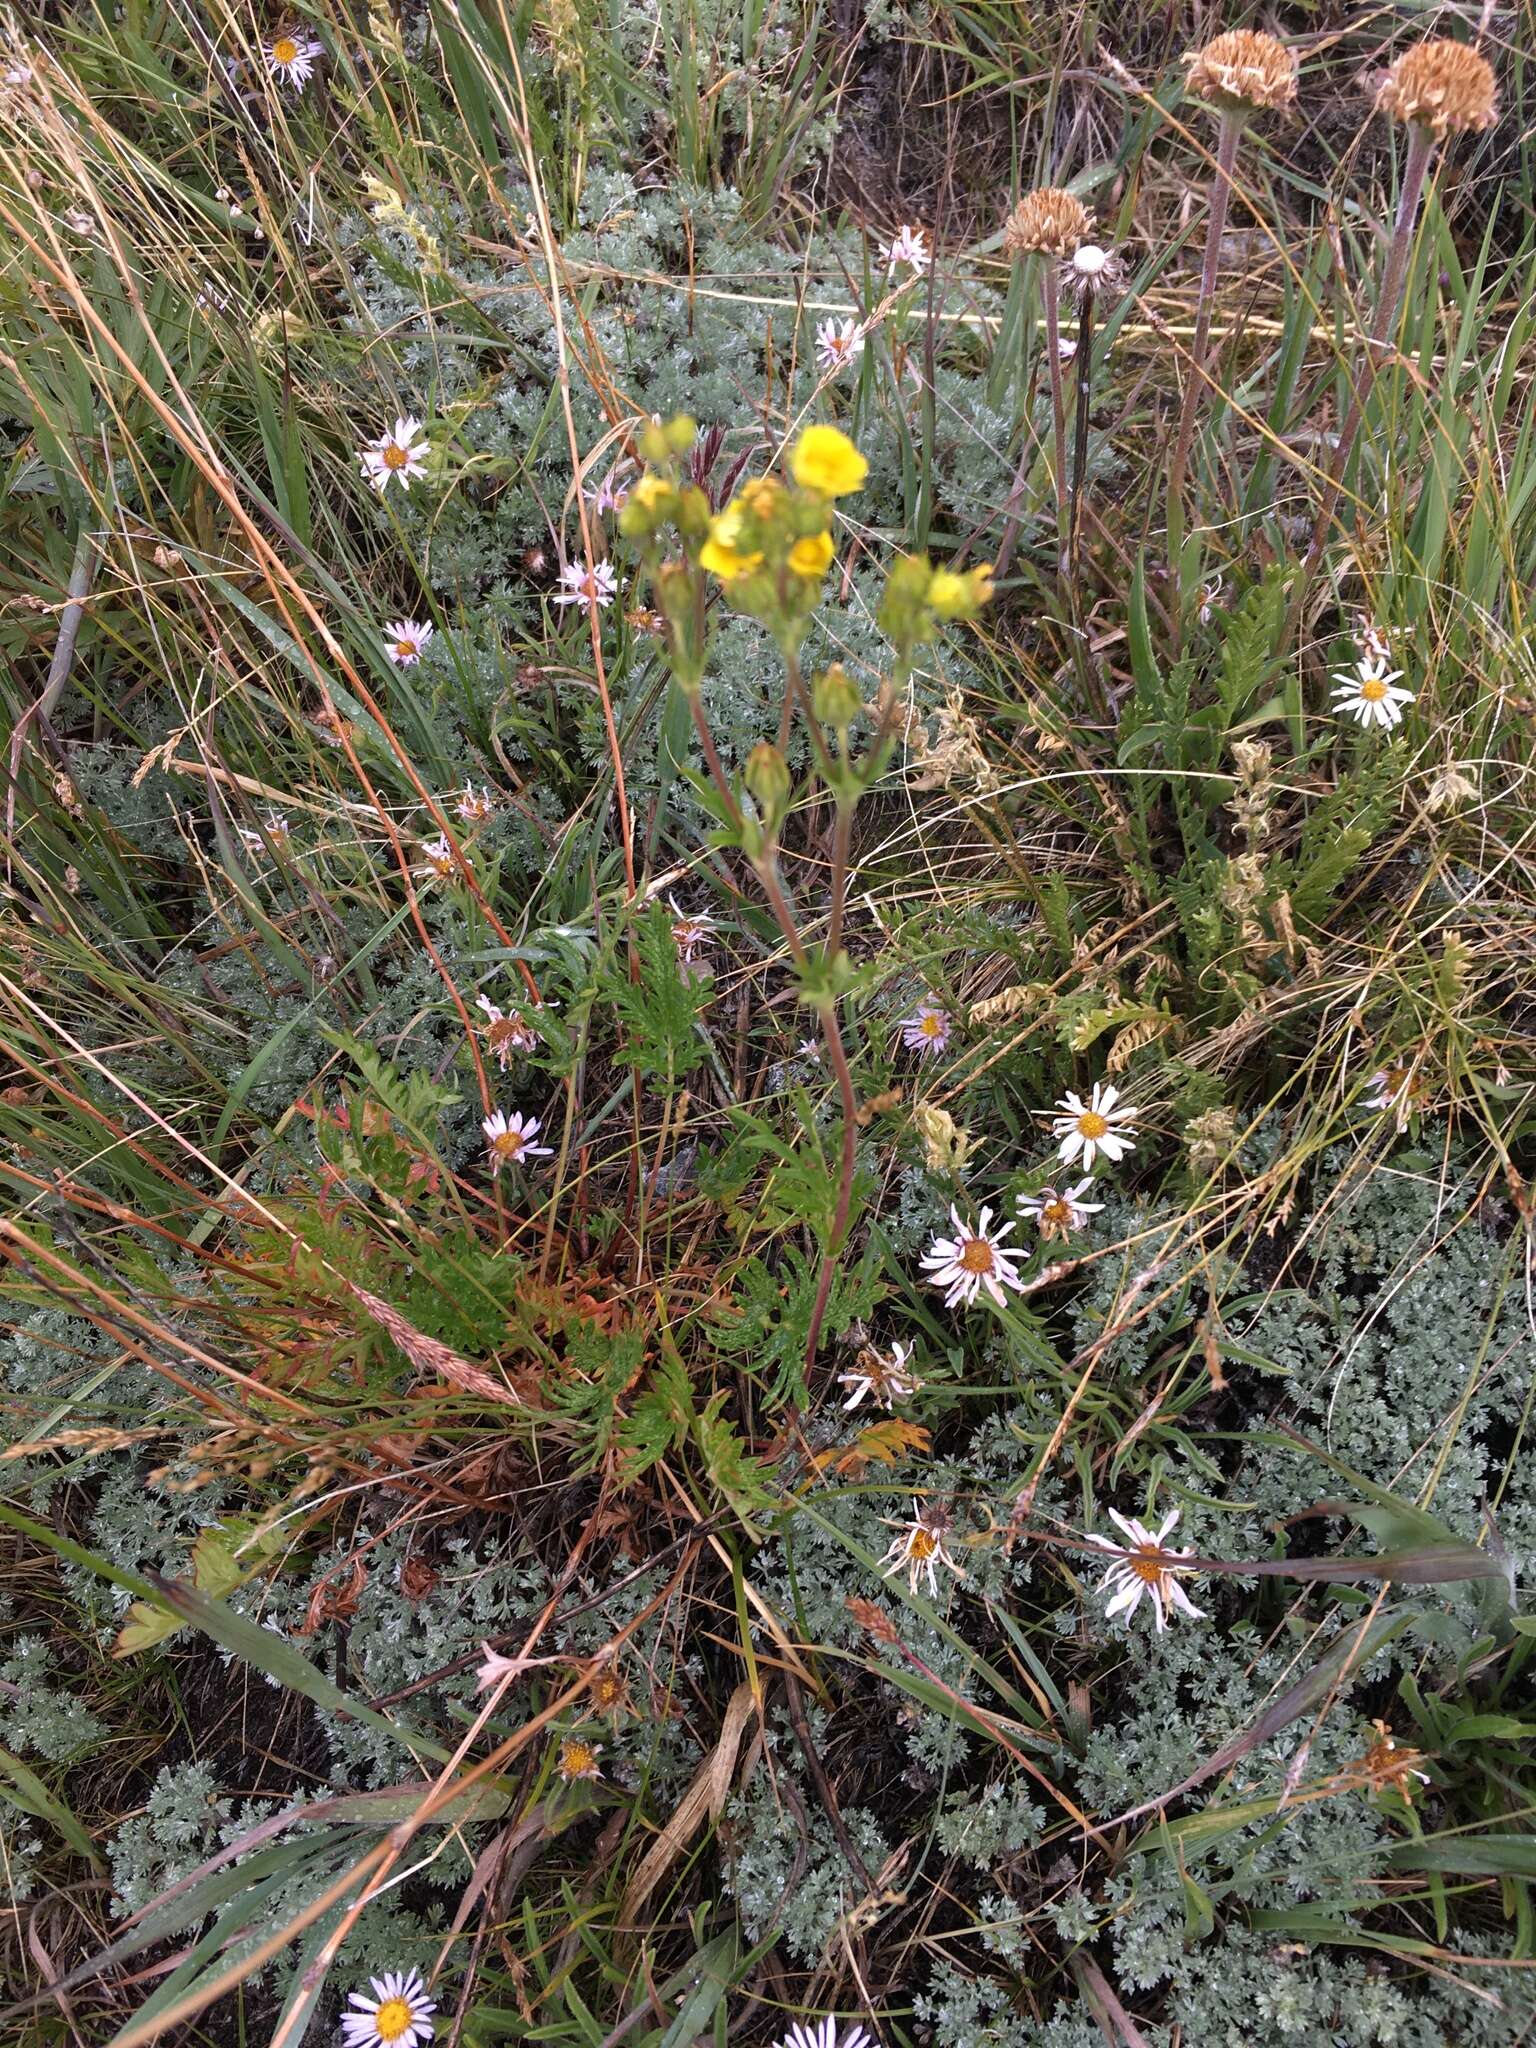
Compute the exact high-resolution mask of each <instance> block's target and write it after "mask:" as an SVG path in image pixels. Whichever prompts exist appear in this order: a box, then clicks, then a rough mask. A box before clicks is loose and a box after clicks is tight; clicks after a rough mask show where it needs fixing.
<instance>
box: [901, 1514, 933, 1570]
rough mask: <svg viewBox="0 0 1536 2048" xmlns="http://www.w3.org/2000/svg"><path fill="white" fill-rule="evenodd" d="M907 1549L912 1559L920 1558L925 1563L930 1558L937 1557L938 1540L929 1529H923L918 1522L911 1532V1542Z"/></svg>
mask: <svg viewBox="0 0 1536 2048" xmlns="http://www.w3.org/2000/svg"><path fill="white" fill-rule="evenodd" d="M907 1547H908V1549H909V1550H910V1551H911V1554H912V1555H913V1557H918V1558H921V1559H922V1560H923V1561H924V1563H926V1562H927V1560H928V1559H929V1558H930V1557H936V1556H937V1555H938V1549H939V1539H938V1537H937V1536H935V1535H934V1533H933V1531H932V1530H931V1529H926V1528H924V1526H923V1524H922V1523H921V1522H919V1523H918V1525H917V1527H916V1528H915V1529H914V1530H913V1531H912V1537H911V1541H910V1543H909V1544H908V1546H907Z"/></svg>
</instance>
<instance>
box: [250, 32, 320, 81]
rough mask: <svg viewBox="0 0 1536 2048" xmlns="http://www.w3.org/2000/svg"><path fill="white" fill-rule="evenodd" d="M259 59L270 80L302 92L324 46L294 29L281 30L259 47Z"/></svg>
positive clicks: (312, 73) (313, 72)
mask: <svg viewBox="0 0 1536 2048" xmlns="http://www.w3.org/2000/svg"><path fill="white" fill-rule="evenodd" d="M262 55H263V56H264V57H265V58H266V60H267V69H268V70H269V71H270V72H271V74H272V76H273V77H274V78H280V79H281V80H282V81H283V83H284V85H292V86H296V87H297V88H298V90H299V91H300V92H302V91H303V90H304V88H305V86H306V85H308V83H309V81H310V80H311V78H313V77H314V75H315V59H316V58H317V57H323V56H324V55H325V45H324V44H323V43H317V42H316V41H315V39H314V37H313V36H310V35H304V34H301V33H300V32H299V31H298V30H297V29H284V31H283V32H282V34H281V35H277V36H274V37H273V38H272V40H271V42H270V43H267V44H265V45H264V46H263V49H262Z"/></svg>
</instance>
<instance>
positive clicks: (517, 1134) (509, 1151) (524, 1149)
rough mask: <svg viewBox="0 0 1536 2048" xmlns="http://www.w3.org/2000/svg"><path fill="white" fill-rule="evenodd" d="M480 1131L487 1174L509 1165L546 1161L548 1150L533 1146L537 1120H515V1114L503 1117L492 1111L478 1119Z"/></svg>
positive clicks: (537, 1129) (499, 1113)
mask: <svg viewBox="0 0 1536 2048" xmlns="http://www.w3.org/2000/svg"><path fill="white" fill-rule="evenodd" d="M480 1128H481V1130H482V1131H484V1133H485V1144H486V1150H487V1151H488V1152H489V1153H490V1155H491V1172H492V1173H493V1174H498V1173H500V1171H501V1169H502V1168H503V1167H504V1166H506V1165H507V1164H508V1163H509V1162H510V1163H511V1164H512V1165H515V1166H521V1165H522V1163H523V1161H524V1160H525V1159H548V1158H549V1157H550V1148H549V1147H548V1146H547V1145H536V1144H535V1143H534V1140H535V1138H537V1137H538V1135H539V1120H538V1118H537V1117H536V1116H519V1115H518V1114H517V1113H516V1112H515V1111H514V1113H513V1114H512V1115H511V1116H507V1115H506V1114H505V1113H504V1112H503V1111H501V1110H499V1109H493V1110H492V1111H491V1114H490V1115H489V1116H488V1117H482V1118H481V1121H480Z"/></svg>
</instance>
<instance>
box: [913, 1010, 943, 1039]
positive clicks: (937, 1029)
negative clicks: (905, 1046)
mask: <svg viewBox="0 0 1536 2048" xmlns="http://www.w3.org/2000/svg"><path fill="white" fill-rule="evenodd" d="M917 1028H918V1030H919V1031H921V1032H922V1034H923V1036H924V1038H938V1037H940V1036H941V1035H942V1033H943V1030H944V1019H943V1018H942V1017H936V1016H934V1014H933V1012H932V1011H931V1010H930V1011H929V1013H928V1015H927V1016H926V1017H923V1018H921V1019H920V1020H919V1022H918V1027H917Z"/></svg>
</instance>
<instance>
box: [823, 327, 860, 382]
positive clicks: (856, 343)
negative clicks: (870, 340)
mask: <svg viewBox="0 0 1536 2048" xmlns="http://www.w3.org/2000/svg"><path fill="white" fill-rule="evenodd" d="M863 353H864V330H863V328H862V327H861V326H860V325H859V323H858V321H857V320H844V321H843V323H842V324H841V326H839V324H838V323H837V321H836V320H823V321H822V323H821V325H820V326H819V327H818V328H817V330H816V360H817V362H818V363H820V365H821V367H822V368H823V369H824V370H847V369H851V368H852V367H853V365H854V364H855V363H857V361H858V360H859V357H860V356H861V355H863Z"/></svg>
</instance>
